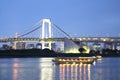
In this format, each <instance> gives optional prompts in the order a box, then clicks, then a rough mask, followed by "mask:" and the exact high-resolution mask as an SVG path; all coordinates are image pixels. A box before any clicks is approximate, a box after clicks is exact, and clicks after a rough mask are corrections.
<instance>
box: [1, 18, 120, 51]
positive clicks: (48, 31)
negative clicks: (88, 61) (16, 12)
mask: <svg viewBox="0 0 120 80" xmlns="http://www.w3.org/2000/svg"><path fill="white" fill-rule="evenodd" d="M53 28H55V29H56V30H57V31H56V32H55V33H54V30H53ZM38 30H39V32H38V34H39V36H38V37H27V36H28V35H30V34H32V33H34V32H35V31H38ZM57 33H60V34H59V35H61V34H62V35H64V36H57ZM32 36H34V34H33V35H32ZM0 42H1V43H8V42H9V43H12V47H13V48H14V49H18V47H20V45H18V44H17V43H20V42H22V43H25V42H38V43H41V48H42V49H45V48H49V49H52V47H53V46H52V45H53V43H56V42H60V43H61V45H62V46H61V47H60V48H61V49H62V50H63V51H64V52H75V53H76V51H78V49H79V48H80V47H81V46H83V45H86V46H87V44H88V43H93V44H95V45H97V46H98V45H99V44H101V43H103V44H104V47H105V48H110V49H116V48H118V49H120V37H71V36H70V35H69V34H67V33H66V32H65V31H64V30H62V29H61V28H60V27H58V26H57V25H56V24H54V23H53V22H52V21H51V20H50V19H42V20H41V21H39V22H38V23H37V24H36V25H35V26H34V29H32V30H30V31H28V32H25V33H23V34H16V35H15V37H10V38H0ZM46 45H47V46H46Z"/></svg>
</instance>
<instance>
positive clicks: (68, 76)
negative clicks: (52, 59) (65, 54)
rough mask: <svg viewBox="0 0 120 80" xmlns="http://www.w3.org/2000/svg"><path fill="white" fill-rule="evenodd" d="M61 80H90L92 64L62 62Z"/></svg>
mask: <svg viewBox="0 0 120 80" xmlns="http://www.w3.org/2000/svg"><path fill="white" fill-rule="evenodd" d="M59 67H60V68H59V69H60V71H59V74H60V80H90V76H91V72H90V71H91V65H90V64H83V65H81V64H60V65H59Z"/></svg>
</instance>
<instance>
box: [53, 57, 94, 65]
mask: <svg viewBox="0 0 120 80" xmlns="http://www.w3.org/2000/svg"><path fill="white" fill-rule="evenodd" d="M95 60H96V57H62V58H56V59H54V60H53V61H54V62H56V63H58V64H92V63H93V62H94V61H95Z"/></svg>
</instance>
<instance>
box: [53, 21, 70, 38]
mask: <svg viewBox="0 0 120 80" xmlns="http://www.w3.org/2000/svg"><path fill="white" fill-rule="evenodd" d="M52 24H53V25H54V26H55V27H56V28H57V29H58V30H60V31H62V32H63V33H64V34H65V35H66V36H67V37H68V38H71V36H70V35H69V34H68V33H66V32H65V31H63V30H62V29H61V28H60V27H58V26H57V25H56V24H54V23H52Z"/></svg>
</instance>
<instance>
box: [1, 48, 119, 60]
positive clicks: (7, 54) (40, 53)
mask: <svg viewBox="0 0 120 80" xmlns="http://www.w3.org/2000/svg"><path fill="white" fill-rule="evenodd" d="M79 51H80V53H66V54H65V53H57V52H54V51H53V50H49V49H43V50H42V49H22V50H12V49H9V50H0V58H12V57H19V58H20V57H88V56H97V55H101V56H103V57H120V50H111V49H103V50H102V52H100V51H94V50H91V51H90V53H89V54H88V53H83V51H84V50H83V49H79Z"/></svg>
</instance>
